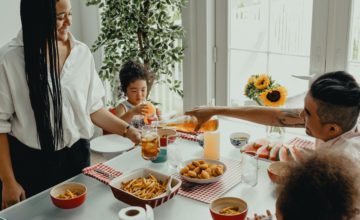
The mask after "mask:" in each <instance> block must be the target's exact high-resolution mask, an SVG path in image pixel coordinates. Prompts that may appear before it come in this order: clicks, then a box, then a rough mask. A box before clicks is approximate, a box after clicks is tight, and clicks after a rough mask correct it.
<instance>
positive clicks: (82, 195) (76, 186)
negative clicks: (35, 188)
mask: <svg viewBox="0 0 360 220" xmlns="http://www.w3.org/2000/svg"><path fill="white" fill-rule="evenodd" d="M66 190H70V191H71V192H73V193H76V194H78V195H77V196H76V197H74V198H69V199H66V198H58V196H59V195H61V194H62V195H64V194H65V193H66ZM86 193H87V188H86V186H85V185H84V184H81V183H75V182H67V183H62V184H60V185H57V186H54V187H53V188H52V189H51V191H50V197H51V201H52V202H53V203H54V205H55V206H57V207H59V208H62V209H72V208H76V207H78V206H80V205H81V204H83V203H84V201H85V199H86Z"/></svg>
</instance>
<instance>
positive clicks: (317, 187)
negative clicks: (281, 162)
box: [277, 150, 359, 220]
mask: <svg viewBox="0 0 360 220" xmlns="http://www.w3.org/2000/svg"><path fill="white" fill-rule="evenodd" d="M358 181H359V165H358V164H357V163H356V162H354V161H352V160H350V159H349V158H347V157H345V156H343V155H342V154H338V153H337V152H334V151H329V150H327V152H325V151H321V152H317V153H315V154H314V155H312V156H311V157H309V158H308V159H306V160H304V161H302V162H299V163H297V164H293V165H292V166H291V168H290V176H289V177H288V178H287V179H286V180H285V182H284V184H283V185H279V186H278V193H279V197H278V201H277V209H278V211H279V212H280V213H281V215H282V217H283V220H305V219H307V220H309V219H314V220H344V219H353V218H354V217H355V216H356V215H357V214H358V213H359V209H358V207H357V205H358V203H357V202H358V198H359V187H358V185H357V184H358Z"/></svg>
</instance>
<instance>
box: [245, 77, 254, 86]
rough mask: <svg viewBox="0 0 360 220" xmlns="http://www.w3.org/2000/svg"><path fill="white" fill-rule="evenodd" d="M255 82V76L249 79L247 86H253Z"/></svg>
mask: <svg viewBox="0 0 360 220" xmlns="http://www.w3.org/2000/svg"><path fill="white" fill-rule="evenodd" d="M255 80H256V78H255V76H250V78H249V79H248V82H247V84H248V85H250V84H253V83H254V82H255Z"/></svg>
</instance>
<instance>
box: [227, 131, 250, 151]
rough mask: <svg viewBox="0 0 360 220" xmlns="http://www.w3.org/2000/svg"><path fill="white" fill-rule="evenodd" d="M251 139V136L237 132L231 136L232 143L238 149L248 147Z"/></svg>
mask: <svg viewBox="0 0 360 220" xmlns="http://www.w3.org/2000/svg"><path fill="white" fill-rule="evenodd" d="M249 139H250V134H248V133H246V132H235V133H232V134H231V135H230V142H231V144H232V145H233V146H234V147H236V148H240V147H242V146H244V145H246V144H247V143H248V142H249Z"/></svg>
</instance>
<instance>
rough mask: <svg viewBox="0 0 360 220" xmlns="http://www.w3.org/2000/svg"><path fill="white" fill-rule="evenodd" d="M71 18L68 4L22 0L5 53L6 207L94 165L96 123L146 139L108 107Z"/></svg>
mask: <svg viewBox="0 0 360 220" xmlns="http://www.w3.org/2000/svg"><path fill="white" fill-rule="evenodd" d="M71 13H72V12H71V3H70V0H36V1H32V0H21V5H20V14H21V23H22V31H20V32H19V34H18V36H17V37H16V38H14V39H13V40H12V41H11V42H9V43H8V44H7V45H5V46H4V47H3V48H1V49H0V179H1V182H2V184H0V186H1V185H2V190H1V191H2V195H1V198H2V207H3V208H5V207H8V206H10V205H12V204H15V203H17V202H19V201H21V200H23V199H25V198H26V197H30V196H32V195H34V194H36V193H38V192H40V191H42V190H45V189H47V188H49V187H51V186H53V185H55V184H57V183H59V182H62V181H64V180H66V179H68V178H70V177H72V176H74V175H76V174H79V173H80V172H81V170H82V169H83V168H84V167H86V166H88V165H89V164H90V151H89V138H91V136H92V135H93V131H94V126H93V124H96V125H97V126H99V127H101V128H103V129H106V130H108V131H110V132H112V133H117V134H120V135H124V136H126V137H128V138H129V139H130V140H132V141H133V142H135V143H138V142H139V141H140V135H139V133H138V131H137V130H136V129H134V128H132V127H131V126H129V125H128V123H126V122H124V121H123V120H121V119H118V118H117V117H116V116H114V115H112V114H111V113H110V112H108V111H107V110H105V109H104V108H103V102H102V98H103V96H104V89H103V86H102V83H101V81H100V79H99V77H98V75H97V73H96V70H95V65H94V60H93V57H92V54H91V52H90V50H89V48H88V47H87V46H86V45H84V44H83V43H81V42H79V41H77V40H76V39H75V38H74V36H73V35H71V33H70V32H69V28H70V26H71V22H72V14H71ZM1 191H0V194H1Z"/></svg>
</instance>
